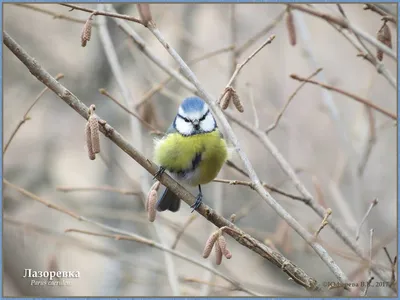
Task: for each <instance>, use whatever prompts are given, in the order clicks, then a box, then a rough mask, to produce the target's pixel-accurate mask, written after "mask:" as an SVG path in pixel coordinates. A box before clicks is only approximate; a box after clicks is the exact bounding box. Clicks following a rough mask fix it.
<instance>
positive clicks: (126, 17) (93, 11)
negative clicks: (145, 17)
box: [60, 3, 144, 25]
mask: <svg viewBox="0 0 400 300" xmlns="http://www.w3.org/2000/svg"><path fill="white" fill-rule="evenodd" d="M60 5H62V6H66V7H69V8H71V10H81V11H85V12H88V13H92V14H93V15H95V16H106V17H111V18H117V19H123V20H127V21H132V22H135V23H139V24H142V25H144V24H143V22H142V21H141V20H139V19H138V18H134V17H132V16H128V15H121V14H114V13H110V12H105V11H97V10H94V9H90V8H86V7H83V6H78V5H75V4H67V3H60Z"/></svg>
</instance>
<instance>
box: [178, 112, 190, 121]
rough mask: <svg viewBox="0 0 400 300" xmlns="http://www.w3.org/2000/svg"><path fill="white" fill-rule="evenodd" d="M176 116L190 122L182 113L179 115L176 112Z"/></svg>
mask: <svg viewBox="0 0 400 300" xmlns="http://www.w3.org/2000/svg"><path fill="white" fill-rule="evenodd" d="M178 117H179V118H181V119H182V120H184V121H185V122H187V123H189V122H190V120H189V119H187V118H185V117H184V116H182V115H180V114H178Z"/></svg>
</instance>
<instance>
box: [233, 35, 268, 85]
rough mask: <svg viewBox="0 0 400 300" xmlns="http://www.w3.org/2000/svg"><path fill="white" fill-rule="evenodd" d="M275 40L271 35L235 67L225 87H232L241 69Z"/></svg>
mask: <svg viewBox="0 0 400 300" xmlns="http://www.w3.org/2000/svg"><path fill="white" fill-rule="evenodd" d="M274 38H275V34H273V35H271V36H270V37H269V38H268V39H267V40H266V41H265V42H264V43H262V45H261V46H260V47H258V48H257V49H256V51H254V52H253V53H252V54H250V56H249V57H247V58H246V59H245V60H244V61H243V62H242V63H241V64H239V65H237V66H236V69H235V72H233V75H232V77H231V79H230V80H229V81H228V84H227V85H226V87H229V86H231V85H232V82H233V81H234V80H235V78H236V77H237V76H238V75H239V72H240V71H241V70H242V68H243V67H244V66H245V65H246V64H247V63H248V62H249V61H250V60H251V59H252V58H253V57H254V56H255V55H256V54H257V53H258V52H260V51H261V50H262V49H263V48H264V47H265V46H266V45H268V44H271V43H272V41H273V40H274Z"/></svg>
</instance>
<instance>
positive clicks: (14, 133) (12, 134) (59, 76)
mask: <svg viewBox="0 0 400 300" xmlns="http://www.w3.org/2000/svg"><path fill="white" fill-rule="evenodd" d="M61 78H64V74H61V73H60V74H57V75H56V77H55V79H56V80H60V79H61ZM48 90H49V88H48V87H45V88H44V89H43V90H42V91H41V92H40V93H39V95H37V96H36V99H35V101H33V103H32V104H31V106H29V108H28V110H27V111H26V112H25V114H24V115H23V117H22V120H21V121H19V123H18V125H17V127H16V128H15V129H14V131H13V132H12V133H11V136H10V138H9V140H8V141H7V143H6V145H5V146H4V150H3V155H4V154H5V153H6V151H7V149H8V147H9V146H10V144H11V142H12V140H13V138H14V136H15V135H16V134H17V132H18V130H19V129H20V128H21V126H22V125H24V124H25V122H26V121H29V120H30V119H31V118H30V117H29V116H28V114H29V112H30V111H31V110H32V108H33V107H34V106H35V104H36V103H37V102H38V101H39V100H40V98H42V96H43V95H44V93H45V92H46V91H48Z"/></svg>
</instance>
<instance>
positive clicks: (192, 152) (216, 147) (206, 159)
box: [154, 129, 228, 185]
mask: <svg viewBox="0 0 400 300" xmlns="http://www.w3.org/2000/svg"><path fill="white" fill-rule="evenodd" d="M198 154H200V156H199V155H198ZM196 155H198V158H199V159H198V160H196ZM227 155H228V153H227V148H226V143H225V141H224V139H222V138H221V136H220V133H219V131H218V129H217V130H214V131H213V132H210V133H203V134H196V135H192V136H182V135H181V134H179V133H172V134H169V135H167V136H166V137H165V138H163V139H161V140H159V141H158V142H157V144H156V147H155V151H154V160H155V162H156V163H157V164H158V165H160V166H163V167H164V168H166V169H167V170H168V171H170V172H171V173H174V174H175V175H176V177H178V179H181V180H183V181H185V182H187V183H188V184H191V185H199V184H205V183H208V182H210V181H211V180H213V179H214V178H215V177H216V176H217V175H218V173H219V171H220V170H221V168H222V165H223V164H224V162H225V161H226V159H227ZM194 165H195V168H193V167H194ZM179 172H180V175H179ZM179 177H181V178H179Z"/></svg>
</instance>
